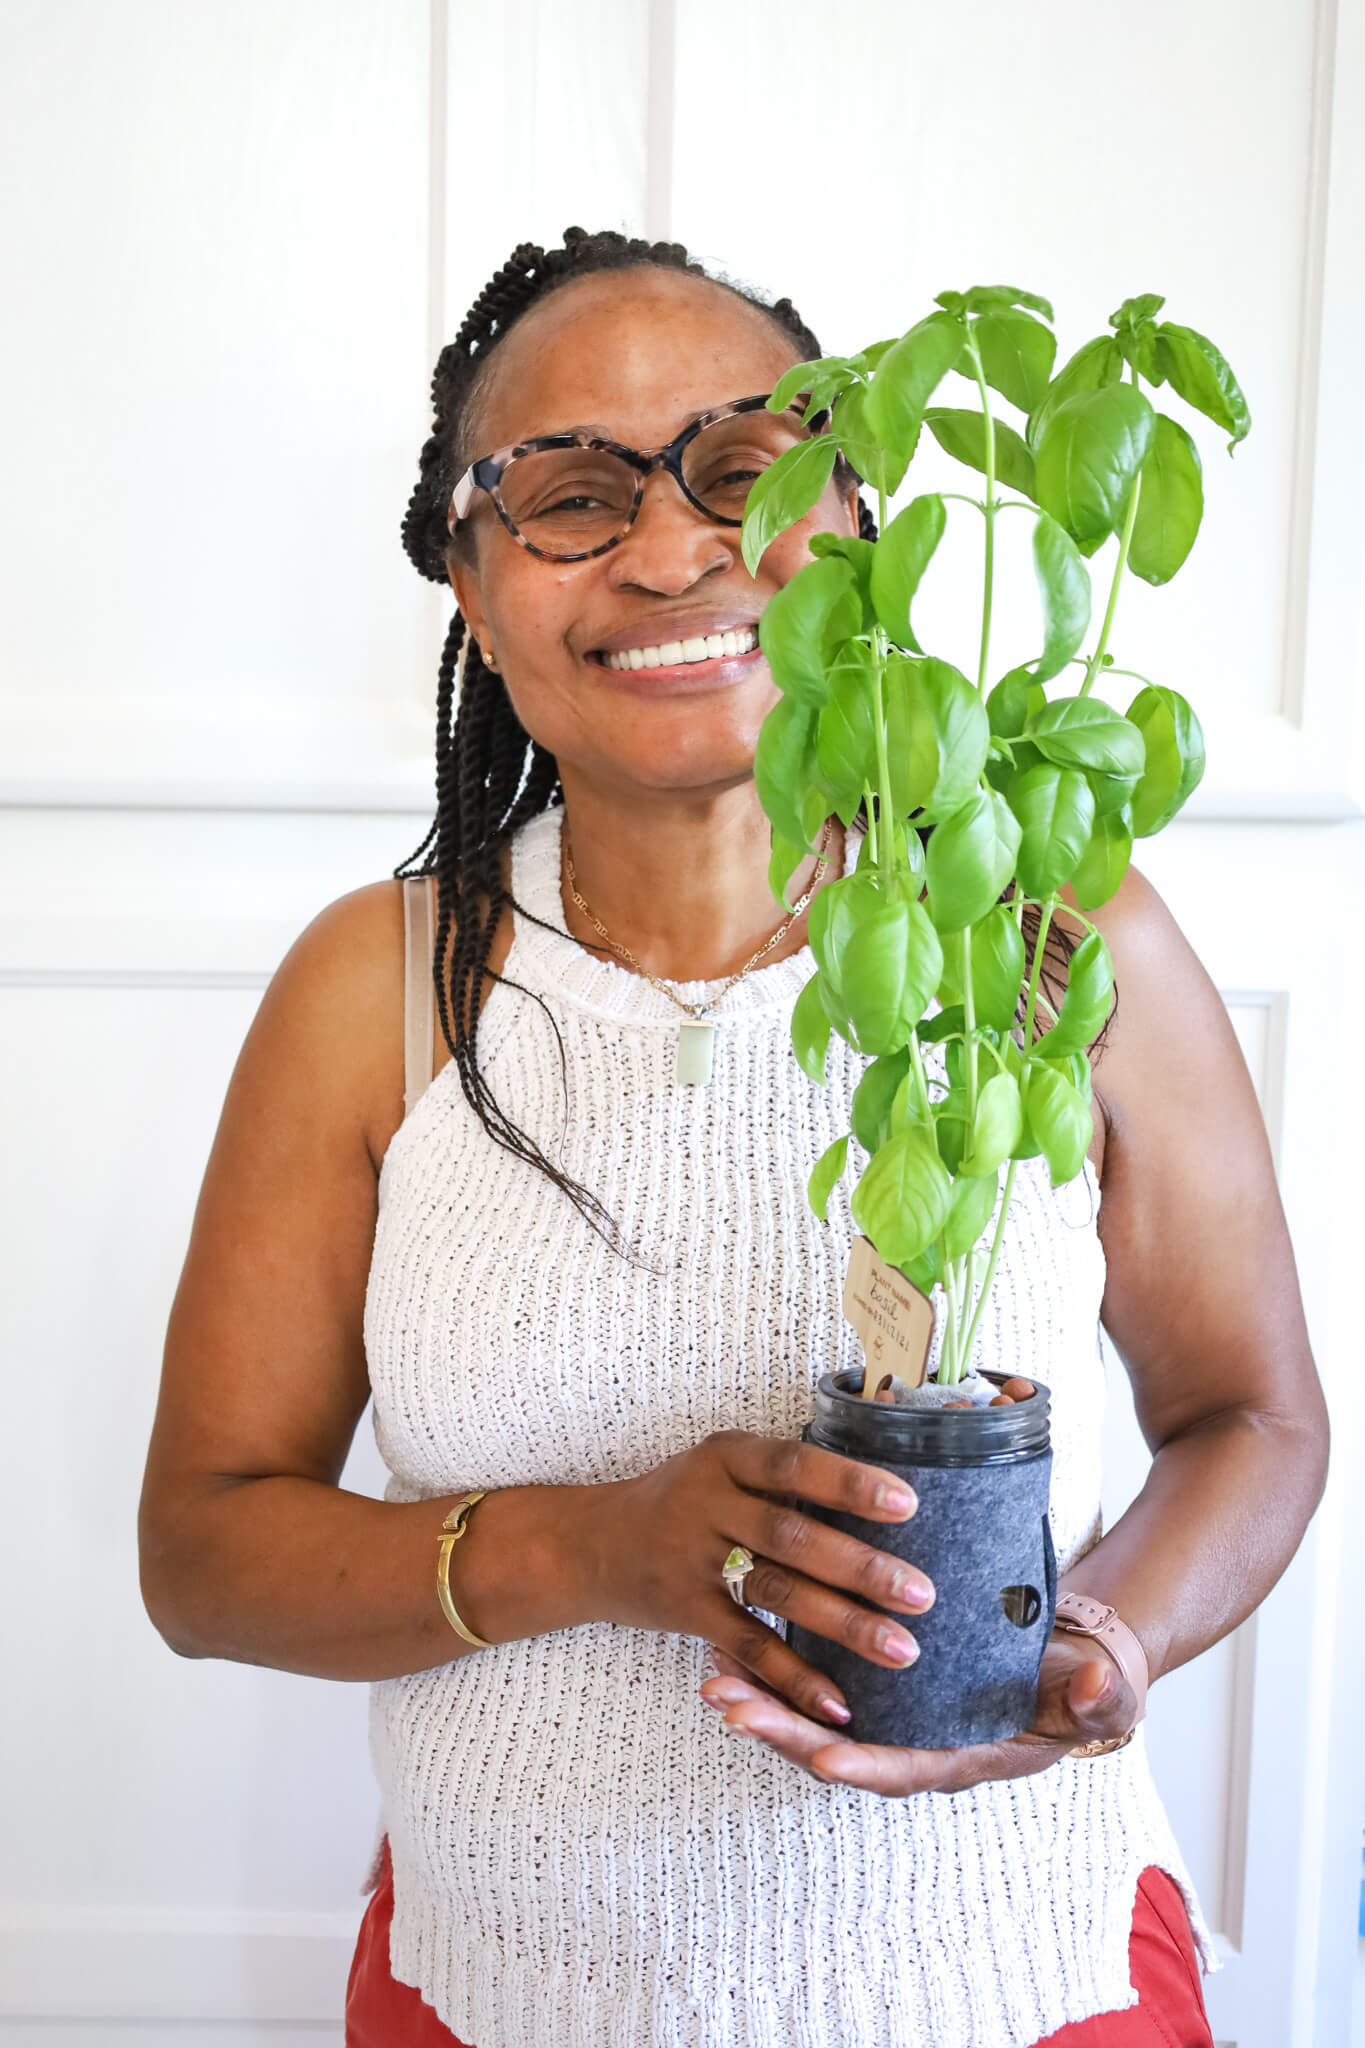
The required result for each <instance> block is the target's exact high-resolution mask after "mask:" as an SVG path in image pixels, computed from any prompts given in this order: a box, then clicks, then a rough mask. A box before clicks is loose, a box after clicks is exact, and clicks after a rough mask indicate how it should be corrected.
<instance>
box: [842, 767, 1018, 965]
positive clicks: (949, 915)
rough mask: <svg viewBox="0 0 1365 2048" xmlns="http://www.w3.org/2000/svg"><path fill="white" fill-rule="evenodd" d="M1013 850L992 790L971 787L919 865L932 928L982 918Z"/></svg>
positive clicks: (1010, 869) (1006, 815) (1013, 839)
mask: <svg viewBox="0 0 1365 2048" xmlns="http://www.w3.org/2000/svg"><path fill="white" fill-rule="evenodd" d="M1018 851H1019V822H1018V820H1017V819H1016V817H1015V816H1014V813H1013V811H1012V810H1011V809H1010V807H1009V805H1008V804H1007V803H1006V801H1005V799H1004V797H1003V796H1001V795H1000V793H999V791H998V790H994V789H981V788H977V789H976V790H975V791H974V792H973V794H972V795H971V796H970V797H968V799H967V801H966V802H965V803H964V804H962V805H960V806H959V808H958V809H957V810H955V811H953V812H952V813H951V814H950V815H949V816H948V817H946V818H944V819H943V820H942V821H941V823H939V824H937V825H935V827H934V829H933V832H932V833H931V834H930V836H929V844H928V846H927V847H926V848H925V859H924V865H925V876H926V879H927V882H928V889H929V915H930V917H931V918H932V919H933V921H934V923H935V925H936V926H937V927H938V929H939V930H940V931H945V932H952V931H960V930H961V928H962V926H963V925H965V924H975V923H976V921H977V919H978V918H981V917H984V916H985V915H986V912H987V911H988V910H990V909H992V908H993V906H994V905H995V903H996V901H997V900H998V898H999V896H1000V894H1001V892H1002V890H1003V889H1004V887H1005V885H1006V883H1007V882H1008V881H1009V879H1010V877H1011V875H1012V874H1013V873H1014V863H1015V857H1016V855H1017V853H1018ZM822 893H823V892H822ZM816 900H817V901H818V900H819V899H818V898H817V899H816Z"/></svg>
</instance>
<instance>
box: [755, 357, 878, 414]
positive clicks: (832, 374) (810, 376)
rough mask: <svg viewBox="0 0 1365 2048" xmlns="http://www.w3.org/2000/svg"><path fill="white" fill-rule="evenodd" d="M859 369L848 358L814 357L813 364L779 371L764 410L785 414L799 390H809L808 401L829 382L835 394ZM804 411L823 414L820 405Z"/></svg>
mask: <svg viewBox="0 0 1365 2048" xmlns="http://www.w3.org/2000/svg"><path fill="white" fill-rule="evenodd" d="M859 367H861V366H860V365H858V364H856V362H855V359H854V358H853V357H851V356H817V357H816V358H815V359H814V361H812V362H809V363H794V364H793V365H792V367H791V369H790V370H784V371H783V373H782V375H781V376H780V377H779V378H778V380H777V382H776V384H775V385H774V386H773V390H772V396H771V397H770V398H769V400H768V403H767V407H766V410H767V411H768V412H785V411H786V410H787V407H788V406H789V405H791V404H792V403H794V401H795V400H796V399H798V398H799V397H800V396H801V393H802V392H803V391H809V392H810V393H811V395H812V398H814V397H815V396H816V395H817V394H818V393H819V392H820V391H821V390H823V388H824V387H825V386H827V385H829V384H831V383H833V385H834V389H835V390H836V391H842V390H843V389H844V387H845V385H848V384H852V383H854V382H855V381H856V377H857V371H858V368H859ZM830 395H831V396H833V393H831V394H830ZM828 403H829V399H828V398H826V400H825V405H828ZM807 411H808V412H814V411H820V412H823V411H824V405H821V406H819V407H816V406H814V405H812V406H809V407H808V408H807Z"/></svg>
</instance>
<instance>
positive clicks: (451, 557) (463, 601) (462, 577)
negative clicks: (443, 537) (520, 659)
mask: <svg viewBox="0 0 1365 2048" xmlns="http://www.w3.org/2000/svg"><path fill="white" fill-rule="evenodd" d="M446 574H447V575H448V576H449V578H450V581H451V586H452V588H453V589H454V592H455V602H456V604H458V606H459V607H460V614H461V616H462V618H463V619H464V622H465V624H466V626H467V627H468V628H469V630H470V632H471V633H472V634H473V635H474V638H475V639H476V640H477V641H478V643H479V646H480V647H481V648H487V647H488V646H489V644H490V642H489V637H488V629H487V621H486V619H485V618H484V612H483V606H482V605H481V604H480V602H479V585H478V579H477V577H476V576H475V575H474V573H473V571H472V570H471V569H470V568H469V567H468V566H467V564H465V563H464V562H461V561H459V560H458V559H457V557H456V555H455V551H454V549H453V548H449V549H447V551H446Z"/></svg>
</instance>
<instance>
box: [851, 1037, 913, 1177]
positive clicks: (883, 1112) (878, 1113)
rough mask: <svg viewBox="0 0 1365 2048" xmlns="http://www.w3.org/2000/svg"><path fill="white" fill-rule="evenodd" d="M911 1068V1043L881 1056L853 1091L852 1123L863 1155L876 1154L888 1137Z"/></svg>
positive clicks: (866, 1071)
mask: <svg viewBox="0 0 1365 2048" xmlns="http://www.w3.org/2000/svg"><path fill="white" fill-rule="evenodd" d="M909 1069H910V1047H909V1044H908V1042H907V1043H906V1044H905V1045H903V1046H901V1048H900V1049H899V1051H897V1052H887V1053H882V1054H880V1055H879V1056H878V1058H876V1059H875V1060H873V1062H872V1064H871V1065H870V1066H869V1067H867V1068H866V1069H865V1071H864V1073H863V1076H862V1078H861V1080H860V1081H859V1083H858V1085H857V1087H856V1088H855V1089H854V1091H853V1100H852V1102H851V1103H850V1105H849V1122H850V1123H851V1124H852V1126H853V1135H854V1137H855V1138H856V1139H857V1140H858V1143H859V1144H860V1145H861V1146H862V1148H863V1150H864V1152H869V1153H870V1152H875V1151H876V1149H877V1147H878V1146H879V1145H880V1144H881V1142H882V1140H883V1138H884V1137H885V1136H886V1127H887V1124H888V1122H889V1120H890V1116H891V1105H892V1103H893V1102H894V1100H895V1098H896V1091H897V1090H898V1089H899V1087H900V1084H901V1082H902V1081H903V1080H904V1079H905V1076H906V1074H907V1073H908V1072H909Z"/></svg>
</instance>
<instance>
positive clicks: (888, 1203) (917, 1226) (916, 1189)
mask: <svg viewBox="0 0 1365 2048" xmlns="http://www.w3.org/2000/svg"><path fill="white" fill-rule="evenodd" d="M951 1192H952V1187H951V1183H950V1181H949V1179H948V1174H947V1171H946V1169H945V1168H944V1165H943V1161H942V1159H941V1158H940V1156H939V1153H938V1149H937V1148H936V1146H935V1145H934V1143H933V1141H932V1139H931V1138H930V1137H929V1136H928V1134H927V1133H926V1132H925V1131H924V1130H922V1129H921V1128H920V1126H919V1125H917V1124H908V1125H907V1126H906V1127H905V1129H904V1130H901V1131H898V1132H897V1133H896V1135H895V1136H894V1137H891V1138H888V1139H887V1141H886V1143H885V1144H884V1145H883V1146H881V1147H880V1148H879V1150H878V1151H877V1152H876V1153H875V1154H874V1155H873V1157H872V1159H871V1160H870V1161H869V1163H868V1165H867V1166H866V1167H865V1168H864V1170H863V1174H862V1178H861V1179H860V1180H859V1182H858V1185H857V1187H856V1188H855V1189H854V1191H853V1200H852V1205H851V1206H852V1212H853V1221H854V1222H855V1223H856V1224H857V1226H858V1228H859V1230H861V1231H862V1233H863V1235H864V1236H865V1237H868V1238H870V1239H871V1240H872V1243H873V1245H874V1246H875V1248H876V1250H877V1252H878V1253H879V1254H880V1256H881V1257H882V1258H884V1259H886V1260H887V1261H888V1263H889V1264H891V1265H893V1266H900V1265H903V1264H904V1263H905V1262H906V1260H908V1259H914V1258H918V1256H919V1255H920V1253H921V1252H922V1251H923V1250H924V1249H925V1247H926V1246H927V1245H929V1244H932V1242H933V1240H934V1239H935V1238H936V1237H937V1236H938V1234H939V1231H940V1230H941V1229H942V1227H943V1219H944V1217H945V1215H946V1214H947V1210H948V1200H949V1196H950V1194H951Z"/></svg>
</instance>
